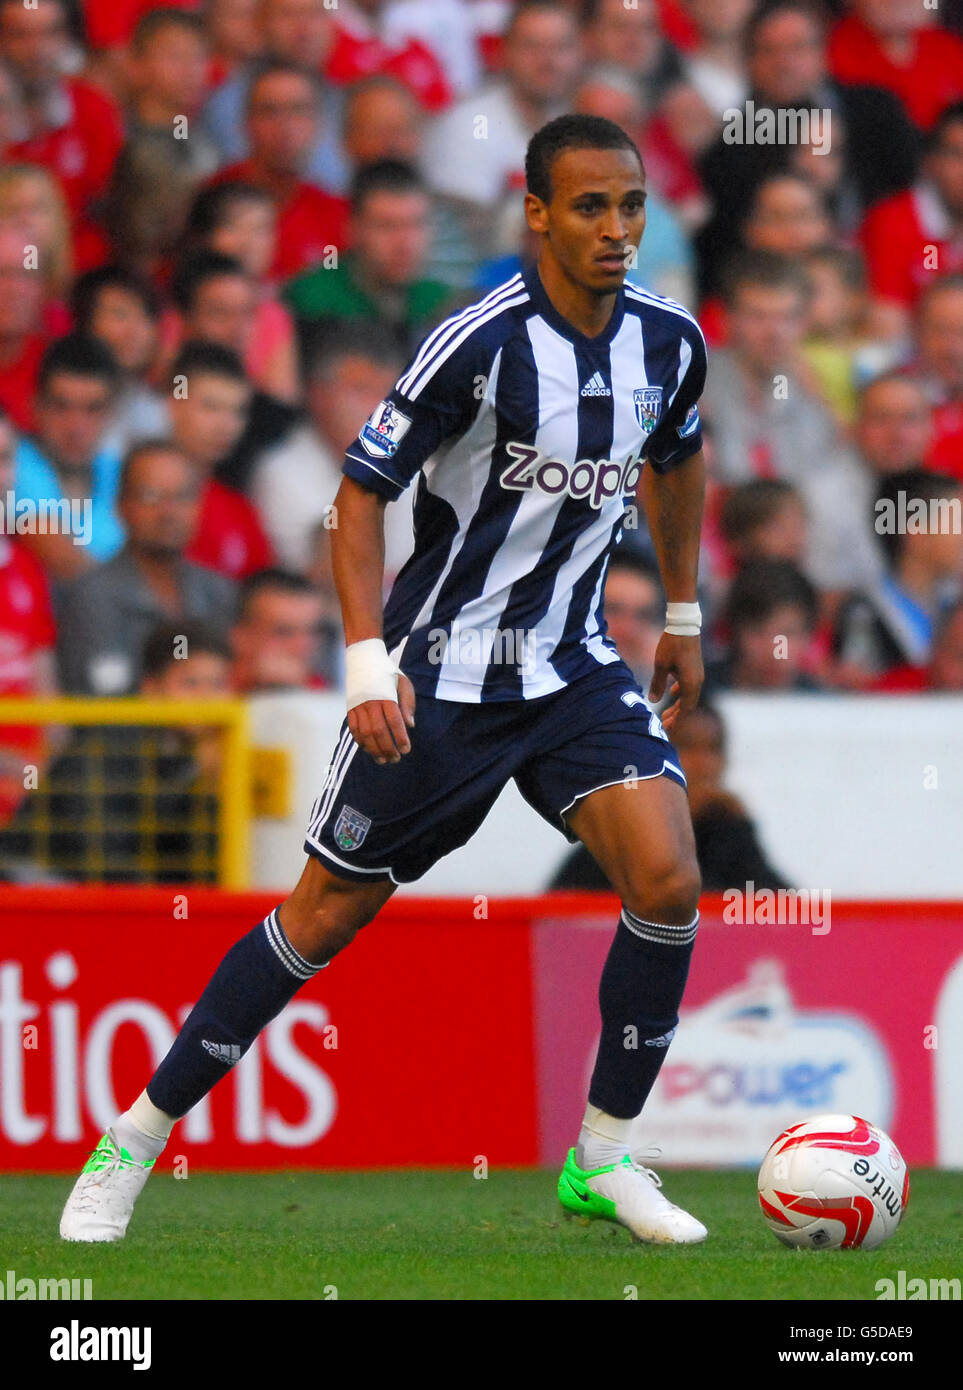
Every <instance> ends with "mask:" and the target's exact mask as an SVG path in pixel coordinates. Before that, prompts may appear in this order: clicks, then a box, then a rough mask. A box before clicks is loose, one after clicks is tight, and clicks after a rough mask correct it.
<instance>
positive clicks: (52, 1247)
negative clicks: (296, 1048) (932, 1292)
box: [0, 1170, 963, 1300]
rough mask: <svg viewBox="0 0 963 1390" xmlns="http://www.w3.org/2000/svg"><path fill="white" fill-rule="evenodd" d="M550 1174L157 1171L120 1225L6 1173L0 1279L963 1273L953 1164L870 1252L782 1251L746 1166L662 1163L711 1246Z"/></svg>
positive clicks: (962, 1180)
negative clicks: (88, 1221) (613, 1208)
mask: <svg viewBox="0 0 963 1390" xmlns="http://www.w3.org/2000/svg"><path fill="white" fill-rule="evenodd" d="M555 1180H556V1176H555V1174H554V1173H548V1172H543V1173H539V1172H518V1171H511V1170H510V1171H492V1172H491V1173H490V1174H489V1177H488V1178H487V1179H485V1180H483V1181H479V1180H476V1179H475V1178H474V1177H473V1176H472V1173H471V1172H449V1171H444V1172H437V1171H435V1172H424V1171H411V1172H385V1171H381V1172H351V1173H347V1172H325V1173H288V1174H262V1175H253V1174H209V1173H204V1174H193V1175H192V1176H191V1177H190V1178H189V1179H188V1180H186V1181H185V1180H181V1181H178V1180H176V1179H174V1178H173V1177H170V1176H168V1175H165V1174H161V1173H159V1174H157V1175H155V1176H153V1177H152V1178H151V1180H150V1182H149V1183H148V1184H147V1187H146V1189H145V1191H144V1193H143V1195H142V1197H141V1199H140V1201H139V1202H138V1206H137V1211H136V1213H135V1215H134V1218H133V1220H132V1223H131V1228H130V1231H129V1233H128V1236H127V1239H126V1240H125V1241H123V1242H122V1243H120V1244H117V1245H106V1246H77V1245H67V1244H65V1243H63V1242H61V1241H60V1240H59V1239H58V1238H57V1235H56V1232H57V1224H58V1221H59V1217H60V1210H61V1207H62V1205H63V1202H64V1199H65V1197H66V1195H67V1192H68V1191H69V1188H70V1181H71V1180H70V1179H69V1178H51V1177H4V1178H2V1179H0V1277H2V1274H3V1271H5V1270H6V1269H8V1268H10V1269H15V1270H16V1272H17V1275H18V1277H22V1276H23V1275H28V1276H31V1277H33V1278H53V1277H56V1278H91V1279H92V1280H93V1293H94V1298H95V1299H116V1298H119V1299H198V1298H200V1299H302V1298H323V1297H325V1288H326V1286H330V1285H334V1286H335V1287H336V1289H337V1297H338V1298H339V1299H486V1300H492V1299H559V1298H562V1299H624V1298H625V1297H626V1294H625V1292H624V1290H625V1287H626V1285H635V1286H636V1287H637V1288H638V1296H639V1298H640V1299H759V1298H762V1299H818V1300H824V1299H870V1300H872V1299H874V1298H875V1297H876V1291H875V1287H874V1286H875V1282H876V1280H877V1279H880V1278H884V1277H886V1278H893V1279H895V1277H896V1271H897V1270H899V1269H904V1270H906V1271H907V1275H908V1277H910V1278H915V1277H923V1278H926V1279H930V1278H954V1277H957V1278H958V1277H960V1276H961V1274H963V1269H961V1257H960V1242H959V1231H960V1217H961V1215H963V1174H961V1173H936V1172H914V1174H913V1192H912V1200H911V1202H910V1206H909V1210H908V1212H907V1215H906V1217H905V1218H904V1221H903V1224H902V1225H901V1227H900V1229H899V1230H898V1231H897V1233H896V1235H895V1236H894V1237H893V1238H892V1240H891V1241H890V1242H888V1243H887V1244H886V1245H885V1246H883V1247H882V1249H880V1250H878V1251H873V1252H865V1251H859V1250H857V1251H841V1252H822V1253H812V1252H797V1251H792V1250H787V1249H784V1248H783V1247H782V1246H780V1245H779V1244H778V1243H777V1241H776V1240H775V1239H774V1237H773V1236H771V1235H770V1234H769V1232H768V1230H767V1229H766V1228H765V1226H764V1225H763V1222H762V1219H761V1217H760V1215H759V1211H758V1208H757V1206H756V1201H755V1175H754V1174H752V1173H748V1172H724V1173H707V1172H668V1173H667V1174H666V1187H667V1190H668V1193H669V1195H670V1197H671V1198H672V1200H673V1201H676V1202H679V1203H680V1204H681V1205H683V1206H685V1207H687V1208H688V1209H689V1210H690V1211H692V1212H694V1213H695V1214H696V1215H698V1216H699V1217H700V1218H701V1219H702V1220H704V1221H705V1223H706V1225H707V1226H708V1227H709V1231H710V1235H709V1240H708V1241H707V1242H706V1244H705V1245H702V1246H693V1247H669V1248H666V1247H661V1246H651V1245H649V1246H646V1245H638V1244H634V1243H632V1242H631V1240H630V1237H629V1235H628V1232H627V1231H625V1230H623V1229H622V1228H621V1227H613V1226H610V1225H609V1224H608V1223H607V1222H591V1223H590V1222H583V1221H580V1220H573V1221H567V1220H565V1219H564V1217H563V1214H562V1211H561V1208H560V1207H559V1206H558V1204H557V1201H556V1199H555V1195H554V1189H555Z"/></svg>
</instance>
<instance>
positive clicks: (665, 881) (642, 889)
mask: <svg viewBox="0 0 963 1390" xmlns="http://www.w3.org/2000/svg"><path fill="white" fill-rule="evenodd" d="M701 892H702V875H701V874H700V872H699V865H698V863H697V862H696V859H695V857H694V856H691V857H690V856H688V855H686V856H685V857H683V858H680V859H678V860H676V861H674V862H673V863H671V864H666V865H665V866H664V867H663V868H661V869H657V870H655V871H654V872H653V871H649V872H647V873H646V874H645V877H644V879H643V878H641V877H640V879H639V880H638V881H636V882H633V883H632V884H631V886H630V891H629V893H628V894H625V895H623V901H624V903H625V906H626V907H627V908H628V909H629V911H630V912H631V913H633V914H634V915H635V916H636V917H641V918H642V920H643V921H644V922H665V923H666V924H667V925H669V926H676V925H678V926H684V925H686V923H688V922H691V921H692V919H693V918H694V917H695V915H696V912H697V911H698V908H699V894H700V893H701Z"/></svg>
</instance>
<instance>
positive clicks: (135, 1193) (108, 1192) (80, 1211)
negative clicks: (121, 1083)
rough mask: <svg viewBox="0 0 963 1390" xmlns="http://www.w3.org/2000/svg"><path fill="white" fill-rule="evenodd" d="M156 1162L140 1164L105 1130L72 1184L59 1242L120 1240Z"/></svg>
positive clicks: (61, 1219) (61, 1224)
mask: <svg viewBox="0 0 963 1390" xmlns="http://www.w3.org/2000/svg"><path fill="white" fill-rule="evenodd" d="M155 1161H156V1160H154V1159H150V1160H149V1161H148V1162H145V1163H141V1162H138V1160H137V1159H135V1158H132V1157H131V1156H130V1154H129V1153H128V1151H127V1150H126V1149H124V1148H121V1147H120V1145H119V1144H118V1143H117V1140H116V1138H115V1137H114V1135H113V1134H112V1132H111V1131H110V1130H109V1129H108V1131H107V1133H106V1134H105V1135H104V1137H103V1138H102V1139H101V1141H100V1143H99V1144H98V1145H97V1147H96V1149H94V1151H93V1153H92V1154H91V1155H90V1158H89V1159H88V1160H87V1162H86V1163H85V1164H84V1167H83V1170H82V1171H81V1174H80V1177H79V1178H78V1179H77V1181H76V1182H75V1183H74V1188H73V1191H72V1192H71V1194H70V1196H69V1197H68V1198H67V1205H66V1206H65V1207H64V1210H63V1215H62V1216H61V1218H60V1235H61V1239H63V1240H86V1241H101V1240H103V1241H106V1240H123V1238H124V1234H125V1232H126V1230H127V1223H128V1221H129V1220H130V1218H131V1214H132V1212H133V1210H134V1203H135V1202H136V1201H137V1198H138V1197H139V1196H140V1193H141V1189H142V1188H143V1186H144V1183H145V1182H146V1181H147V1179H148V1178H149V1177H150V1171H151V1169H152V1168H153V1166H154V1163H155Z"/></svg>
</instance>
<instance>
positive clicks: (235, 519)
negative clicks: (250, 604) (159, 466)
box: [169, 343, 273, 579]
mask: <svg viewBox="0 0 963 1390" xmlns="http://www.w3.org/2000/svg"><path fill="white" fill-rule="evenodd" d="M250 398H251V388H250V386H249V385H248V381H247V377H246V376H245V374H244V367H243V365H242V363H241V360H240V358H239V357H238V356H237V354H236V353H234V352H231V351H230V350H229V349H228V348H224V347H219V346H217V345H216V344H214V343H188V344H187V345H186V346H185V347H184V348H183V349H182V351H181V352H180V354H179V355H178V357H177V359H176V361H175V362H174V365H173V368H172V371H171V397H170V402H169V410H170V418H171V436H172V438H173V440H174V442H175V443H176V444H177V445H178V446H179V448H180V449H181V451H182V452H183V453H184V454H186V455H187V457H188V458H189V459H190V461H191V463H192V464H193V465H194V468H195V469H196V470H197V473H198V475H199V477H200V478H201V479H202V481H203V484H204V486H203V492H202V493H201V511H200V518H199V520H198V523H197V530H196V532H195V533H194V539H193V541H192V542H191V545H190V547H189V549H188V551H187V558H188V559H189V560H193V561H194V562H195V563H196V564H199V565H207V566H208V567H209V568H210V569H215V570H219V571H220V573H221V574H226V575H228V576H229V578H231V579H241V578H244V577H245V576H246V575H248V574H252V573H253V572H254V571H255V570H259V569H264V568H265V567H266V566H268V565H270V564H271V563H272V559H273V557H272V554H271V547H270V544H269V543H268V540H267V537H266V536H265V534H264V530H263V528H262V526H261V522H260V520H259V518H258V515H257V512H256V511H255V509H254V507H253V506H252V505H251V503H250V502H249V501H248V500H247V498H246V497H243V496H242V495H241V493H239V492H235V490H234V489H233V488H229V487H225V486H224V484H223V483H220V482H218V481H217V479H216V478H214V476H213V474H214V470H215V468H216V467H217V465H218V464H219V463H220V462H221V460H222V459H224V458H225V457H226V456H227V455H229V454H230V453H231V450H232V449H233V448H234V447H235V445H236V444H237V442H238V440H239V439H240V437H241V435H242V434H243V433H244V427H245V425H246V424H247V416H248V410H249V408H250Z"/></svg>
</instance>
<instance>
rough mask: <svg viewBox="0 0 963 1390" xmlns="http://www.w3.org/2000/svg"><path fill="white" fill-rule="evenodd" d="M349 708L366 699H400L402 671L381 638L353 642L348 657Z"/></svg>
mask: <svg viewBox="0 0 963 1390" xmlns="http://www.w3.org/2000/svg"><path fill="white" fill-rule="evenodd" d="M344 673H345V682H344V683H345V693H346V695H347V700H348V709H349V710H351V709H354V707H355V705H363V704H364V702H365V700H397V699H398V675H399V670H398V667H397V666H396V665H395V663H394V662H393V661H392V660H391V657H390V656H389V655H388V649H387V647H386V646H385V644H384V642H383V641H382V640H381V638H380V637H368V638H366V640H365V641H364V642H352V644H351V646H350V647H348V648H347V650H346V651H345V654H344Z"/></svg>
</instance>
